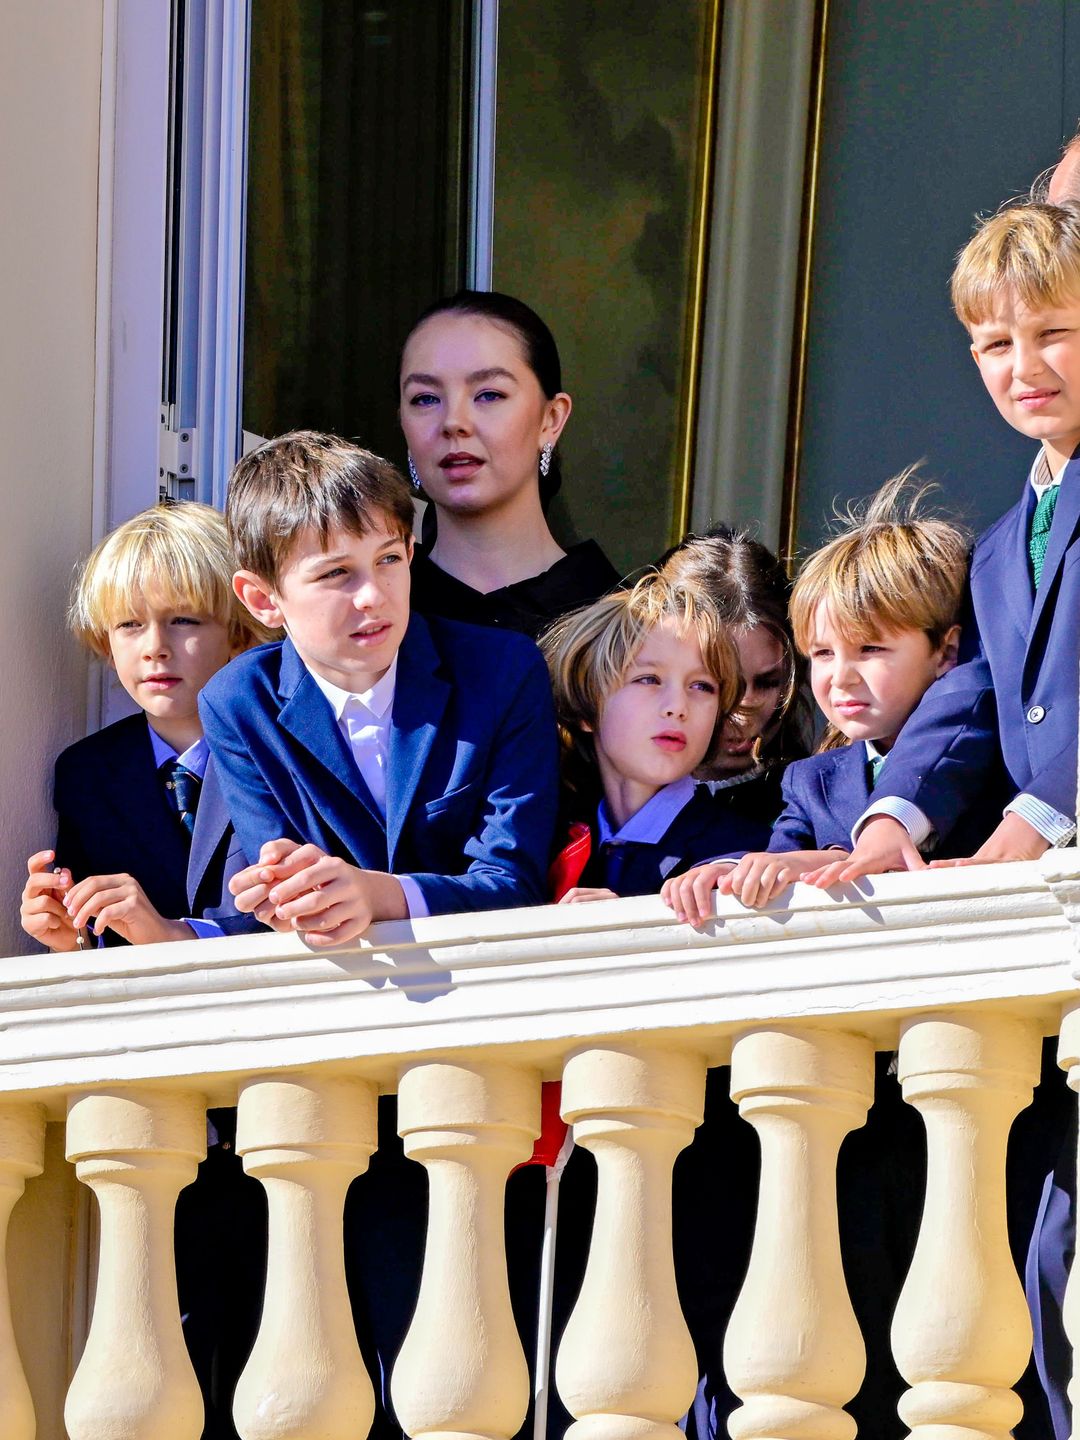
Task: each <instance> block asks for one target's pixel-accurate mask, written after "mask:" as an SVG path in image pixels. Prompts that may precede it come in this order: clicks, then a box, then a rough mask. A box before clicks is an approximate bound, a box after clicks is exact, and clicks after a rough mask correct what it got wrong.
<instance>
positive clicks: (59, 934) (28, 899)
mask: <svg viewBox="0 0 1080 1440" xmlns="http://www.w3.org/2000/svg"><path fill="white" fill-rule="evenodd" d="M55 859H56V855H55V853H54V852H53V851H52V850H39V851H38V852H37V854H36V855H31V856H30V859H29V860H28V861H27V862H26V870H27V874H28V876H29V878H28V879H27V882H26V884H25V885H24V886H23V892H22V902H21V904H20V906H19V923H20V924H21V925H22V928H23V929H24V930H25V931H26V933H27V935H29V936H30V937H31V938H32V939H34V940H36V941H37V942H38V943H39V944H40V945H47V946H48V948H49V949H50V950H57V951H61V950H75V949H76V948H77V947H78V943H79V937H78V933H77V931H76V929H75V926H74V925H73V924H72V923H71V916H70V915H69V914H68V912H67V911H66V910H65V909H64V901H63V895H64V893H65V891H67V890H68V889H69V888H70V886H71V871H70V870H54V869H53V863H52V862H53V861H54V860H55Z"/></svg>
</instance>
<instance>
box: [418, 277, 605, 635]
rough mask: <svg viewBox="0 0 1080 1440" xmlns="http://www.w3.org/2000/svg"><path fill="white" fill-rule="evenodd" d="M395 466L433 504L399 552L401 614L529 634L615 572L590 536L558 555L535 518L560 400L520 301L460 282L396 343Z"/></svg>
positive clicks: (547, 482)
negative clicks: (403, 460)
mask: <svg viewBox="0 0 1080 1440" xmlns="http://www.w3.org/2000/svg"><path fill="white" fill-rule="evenodd" d="M400 385H401V410H400V415H401V428H402V430H403V431H404V432H405V439H406V441H407V443H408V446H409V473H410V476H411V478H412V481H413V484H414V485H415V486H416V487H417V489H418V490H421V489H422V490H423V493H424V496H425V497H426V499H427V500H428V501H429V502H430V504H431V507H432V508H433V510H434V519H435V524H434V527H432V526H430V525H428V524H425V527H424V542H425V543H424V544H423V545H422V546H420V547H418V548H417V552H416V557H415V559H414V561H413V581H412V583H413V589H412V603H413V606H414V608H415V609H417V610H419V611H421V612H424V613H427V614H435V615H442V616H445V617H446V618H448V619H451V620H466V621H470V622H471V623H473V624H477V625H503V626H506V627H507V628H508V629H513V630H520V631H522V632H524V633H525V634H527V635H531V636H533V637H534V638H535V637H536V636H537V635H539V634H540V632H541V631H542V630H544V629H545V628H546V627H547V625H548V624H549V623H550V622H551V621H552V620H554V619H556V618H557V617H558V616H559V615H562V614H563V613H564V612H565V611H567V610H573V609H575V608H576V607H577V606H579V605H584V604H586V603H588V602H589V601H590V600H595V599H596V598H597V596H599V595H601V594H603V593H604V591H605V590H608V589H610V588H611V586H612V585H614V584H616V583H617V582H618V579H619V576H618V574H617V573H616V571H615V569H614V567H613V566H612V565H611V563H610V561H609V560H608V559H607V557H606V556H605V555H604V553H603V551H602V550H601V549H600V547H599V546H598V545H597V544H596V542H595V541H594V540H586V541H583V542H582V543H581V544H578V545H574V546H573V547H572V548H571V549H570V550H568V551H566V550H563V549H562V547H561V546H560V545H559V543H558V541H557V540H556V539H555V537H554V536H553V535H552V533H551V530H550V528H549V526H548V522H547V519H546V510H547V506H548V504H549V503H550V501H551V499H552V497H553V496H554V495H555V494H556V492H557V491H558V489H559V485H560V470H559V457H558V452H557V448H556V447H557V445H558V442H559V437H560V435H561V434H562V431H563V428H564V426H565V425H566V422H567V420H568V419H569V418H570V411H571V409H572V404H573V402H572V401H571V399H570V396H569V395H568V394H567V393H566V392H565V391H564V390H563V388H562V370H561V366H560V363H559V351H558V347H557V346H556V344H555V339H554V336H553V335H552V333H551V331H550V330H549V329H548V327H547V326H546V325H545V324H544V322H543V321H542V320H541V319H540V317H539V315H537V314H536V313H535V312H534V311H533V310H531V309H530V308H529V307H528V305H525V304H523V303H522V301H520V300H515V299H514V298H513V297H512V296H510V295H501V294H499V293H498V292H497V291H480V290H461V291H459V292H458V293H457V294H456V295H453V296H451V297H449V298H448V299H445V300H440V301H438V302H437V303H436V304H435V305H432V306H431V307H430V308H429V309H427V310H425V311H424V313H423V314H422V315H421V316H420V318H419V320H418V321H417V322H416V324H415V325H414V326H413V329H412V331H411V332H410V334H409V337H408V339H407V340H406V341H405V344H404V346H403V348H402V352H401V375H400Z"/></svg>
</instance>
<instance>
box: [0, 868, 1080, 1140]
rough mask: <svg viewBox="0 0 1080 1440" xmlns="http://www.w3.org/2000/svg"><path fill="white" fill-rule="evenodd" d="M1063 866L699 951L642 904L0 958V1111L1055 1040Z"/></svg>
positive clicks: (1066, 979) (882, 899)
mask: <svg viewBox="0 0 1080 1440" xmlns="http://www.w3.org/2000/svg"><path fill="white" fill-rule="evenodd" d="M1078 923H1080V853H1078V852H1077V851H1076V850H1066V851H1055V852H1051V853H1050V854H1049V855H1048V856H1046V857H1044V859H1043V860H1042V861H1040V862H1032V863H1024V864H1011V865H999V866H980V867H971V868H965V869H957V870H946V871H936V872H933V873H928V872H920V873H917V874H906V875H887V876H883V877H880V878H878V879H875V880H867V881H863V882H861V883H860V884H859V885H858V886H849V887H846V893H844V894H843V895H840V894H839V893H838V892H836V891H833V892H830V893H829V894H825V893H822V892H819V891H816V890H813V889H810V888H808V887H806V886H797V887H795V889H794V891H793V892H791V894H790V896H789V897H785V898H784V902H783V903H782V904H779V905H774V906H773V907H772V908H770V909H769V910H766V911H764V912H754V911H747V910H745V909H744V908H743V907H742V906H741V905H740V904H739V903H738V902H737V901H734V900H730V899H719V900H718V907H717V917H716V919H715V921H713V922H712V923H711V924H710V925H709V926H708V927H707V928H706V930H705V931H704V932H703V933H700V934H699V933H695V932H694V931H693V930H691V929H690V928H689V927H688V926H686V925H679V924H675V923H674V921H673V919H672V916H671V913H670V911H668V910H667V909H666V907H665V906H664V905H663V904H662V902H661V901H660V900H659V899H657V898H651V897H650V898H646V899H640V900H618V901H606V902H600V903H597V904H592V905H576V906H562V907H558V906H544V907H538V908H535V909H528V910H513V911H501V912H492V913H486V914H467V915H452V916H442V917H434V918H429V919H422V920H417V921H415V922H402V923H391V924H383V925H376V926H373V927H372V929H371V930H370V931H369V933H368V934H367V935H366V936H365V937H364V939H363V940H362V941H361V942H359V943H358V944H356V945H353V946H349V947H347V948H343V949H341V950H338V951H335V952H333V953H330V954H326V953H314V952H312V951H309V950H308V949H307V948H306V947H305V946H304V945H303V944H302V943H301V942H300V940H299V939H296V938H294V937H291V936H279V935H271V934H266V935H259V936H246V937H240V938H236V939H231V940H220V941H206V940H198V941H194V940H193V941H191V942H188V943H184V944H171V945H155V946H144V947H141V948H138V949H127V948H119V949H109V950H99V951H94V952H92V953H89V954H87V953H81V954H69V955H58V956H50V955H45V956H43V955H34V956H26V957H14V958H10V959H4V960H0V1092H2V1093H4V1094H5V1095H6V1097H7V1098H8V1099H10V1100H16V1099H28V1098H33V1099H35V1100H37V1101H41V1102H44V1103H45V1104H46V1105H47V1106H48V1107H49V1111H50V1114H51V1115H53V1116H54V1117H55V1118H60V1117H61V1116H62V1115H63V1113H64V1105H65V1103H66V1102H65V1093H66V1092H70V1090H71V1089H72V1088H76V1087H78V1088H84V1087H94V1086H101V1085H107V1084H110V1083H124V1082H128V1083H130V1082H132V1081H147V1080H150V1081H153V1080H159V1079H172V1080H176V1079H178V1078H181V1077H191V1076H198V1077H200V1078H199V1089H200V1091H201V1092H203V1093H204V1094H205V1095H206V1096H207V1099H208V1101H209V1103H211V1104H213V1103H233V1102H234V1101H235V1097H236V1084H237V1081H238V1080H239V1079H240V1078H242V1077H243V1076H246V1075H250V1074H251V1073H253V1072H265V1071H268V1070H277V1069H288V1068H296V1067H301V1066H303V1067H306V1066H311V1065H327V1064H329V1065H340V1064H342V1063H344V1062H351V1063H349V1068H350V1070H351V1071H352V1072H353V1073H358V1074H363V1075H364V1076H365V1077H366V1078H369V1079H374V1080H376V1081H379V1082H380V1083H382V1084H383V1085H385V1086H387V1087H389V1088H394V1086H395V1084H396V1077H397V1073H398V1068H399V1064H400V1062H401V1060H402V1058H403V1057H406V1056H409V1057H421V1056H433V1055H446V1054H448V1053H460V1052H462V1051H464V1050H468V1049H473V1048H475V1047H482V1048H484V1049H485V1050H490V1049H492V1048H495V1049H498V1050H500V1051H504V1052H505V1055H504V1058H506V1059H508V1060H513V1061H515V1062H527V1063H529V1064H532V1065H536V1066H539V1067H540V1068H541V1069H543V1070H544V1071H545V1073H550V1075H551V1076H555V1075H556V1074H558V1073H559V1070H560V1067H561V1061H562V1058H563V1057H564V1056H565V1054H566V1052H567V1049H568V1046H569V1045H572V1044H574V1043H576V1042H580V1041H584V1040H591V1039H597V1038H601V1037H609V1036H615V1035H620V1036H626V1035H628V1034H641V1033H643V1032H649V1034H650V1036H652V1037H655V1038H656V1039H657V1040H661V1039H662V1038H663V1037H664V1036H665V1035H667V1036H673V1035H676V1034H679V1033H680V1032H682V1034H683V1044H686V1043H687V1038H688V1037H687V1036H686V1032H688V1031H691V1030H692V1031H694V1032H695V1034H694V1038H693V1042H692V1043H693V1046H694V1048H695V1049H697V1050H698V1051H699V1052H701V1053H702V1054H704V1055H705V1057H706V1059H707V1060H708V1062H709V1063H710V1064H719V1063H725V1062H726V1061H727V1059H728V1058H729V1054H730V1042H731V1037H732V1036H733V1034H734V1033H736V1032H738V1031H740V1030H745V1029H746V1028H747V1027H748V1026H752V1025H754V1024H757V1023H761V1022H765V1021H768V1022H770V1023H773V1024H776V1023H783V1022H784V1021H791V1022H794V1021H801V1022H805V1021H808V1020H810V1021H813V1022H814V1023H815V1024H817V1025H818V1026H821V1025H828V1024H830V1023H832V1024H842V1026H843V1028H845V1029H848V1030H856V1031H858V1032H859V1033H862V1034H865V1035H867V1036H868V1037H870V1038H871V1039H872V1040H873V1042H874V1043H875V1045H876V1046H877V1048H885V1047H891V1046H893V1045H895V1044H896V1040H897V1035H898V1031H899V1023H900V1020H901V1019H902V1018H903V1017H904V1016H906V1015H910V1014H912V1013H916V1012H924V1011H927V1010H932V1009H939V1008H947V1007H956V1006H958V1005H969V1004H977V1005H980V1006H985V1005H988V1004H993V1003H994V1002H999V1003H1000V1004H1001V1006H1002V1007H1004V1008H1007V1009H1008V1010H1009V1011H1010V1013H1012V1014H1014V1015H1018V1016H1023V1017H1025V1018H1028V1019H1032V1020H1035V1021H1037V1022H1038V1023H1039V1024H1040V1025H1041V1026H1042V1027H1043V1030H1044V1033H1046V1034H1050V1033H1056V1031H1057V1029H1058V1023H1059V1019H1060V1007H1061V1002H1062V1001H1066V1000H1068V999H1070V998H1071V997H1072V996H1073V995H1074V994H1075V993H1076V992H1077V988H1078V987H1077V981H1076V979H1075V978H1074V974H1075V972H1076V969H1077V961H1076V944H1075V939H1074V935H1075V927H1076V925H1077V924H1078Z"/></svg>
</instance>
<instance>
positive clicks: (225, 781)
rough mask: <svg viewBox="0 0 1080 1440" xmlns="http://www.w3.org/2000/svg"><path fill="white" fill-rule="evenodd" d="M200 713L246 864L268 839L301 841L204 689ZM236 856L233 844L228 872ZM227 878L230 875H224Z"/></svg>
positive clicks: (238, 736)
mask: <svg viewBox="0 0 1080 1440" xmlns="http://www.w3.org/2000/svg"><path fill="white" fill-rule="evenodd" d="M199 714H200V716H201V717H202V722H203V733H204V734H205V736H206V743H207V744H208V745H209V746H210V751H211V754H212V755H213V757H214V765H215V767H216V769H217V775H218V783H219V784H220V786H221V792H222V794H223V795H224V796H225V803H226V805H227V806H228V810H229V816H230V818H231V820H232V823H233V829H234V831H235V834H236V839H237V840H238V841H239V843H240V855H241V856H242V857H243V858H244V859H246V861H247V864H249V865H254V864H255V863H256V861H257V860H258V858H259V851H260V850H261V849H262V847H263V845H264V844H265V843H266V842H267V841H268V840H280V839H285V840H296V841H297V842H298V843H300V844H302V843H303V842H304V840H305V838H306V837H305V836H303V835H300V834H299V833H298V832H297V830H296V829H295V827H294V826H292V825H291V824H290V823H289V821H288V819H287V818H286V815H285V811H284V810H283V809H282V807H281V805H280V804H279V803H278V801H277V799H276V798H275V796H274V792H273V791H272V790H271V788H270V786H269V785H268V784H267V781H266V777H265V776H264V775H263V773H262V771H261V770H260V769H259V767H258V766H257V765H256V764H255V762H254V760H252V758H251V751H250V749H249V748H248V745H247V744H246V743H245V741H244V737H243V736H242V735H241V734H240V732H239V730H238V729H237V728H236V726H235V724H234V723H233V721H232V717H231V716H230V715H228V714H227V713H224V714H223V713H222V712H221V711H220V710H218V709H216V708H215V707H214V705H213V704H212V703H211V701H210V700H209V699H208V698H207V695H206V691H205V690H204V691H203V692H202V694H201V695H200V696H199ZM238 858H239V857H238V856H237V855H236V853H235V848H233V849H230V853H229V860H230V864H231V870H230V872H229V874H234V873H235V872H236V870H238V869H243V866H242V865H240V864H238V863H236V862H237V860H238ZM228 878H229V875H227V876H226V879H228ZM210 918H212V919H215V920H220V919H221V916H220V915H219V914H213V915H211V917H210Z"/></svg>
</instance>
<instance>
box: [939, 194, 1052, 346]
mask: <svg viewBox="0 0 1080 1440" xmlns="http://www.w3.org/2000/svg"><path fill="white" fill-rule="evenodd" d="M949 288H950V294H951V299H952V306H953V310H954V311H955V312H956V316H957V318H958V319H959V320H960V321H961V323H962V324H964V325H966V326H967V328H968V329H969V330H970V329H971V328H972V327H973V326H975V325H981V324H984V323H985V322H987V321H989V320H992V319H993V318H994V315H995V313H996V312H997V310H998V309H999V307H1000V305H1001V303H1002V299H1003V297H1006V296H1008V297H1011V298H1013V299H1014V300H1019V301H1020V302H1021V303H1022V304H1023V305H1025V306H1026V307H1027V308H1028V309H1029V310H1046V309H1054V308H1057V307H1059V306H1062V305H1067V304H1070V303H1075V302H1076V301H1077V300H1080V208H1078V207H1077V206H1075V205H1073V204H1064V205H1047V204H1038V203H1030V204H1027V205H1012V206H1010V207H1009V208H1007V209H1005V210H1001V211H999V212H998V213H997V214H996V215H991V216H989V217H988V218H987V219H985V220H983V221H982V223H981V224H980V225H979V228H978V229H977V230H976V232H975V234H974V235H973V236H972V238H971V239H970V240H969V241H968V243H967V245H965V246H964V248H963V250H961V252H960V254H959V255H958V256H957V260H956V267H955V269H954V270H953V274H952V280H951V282H950V287H949Z"/></svg>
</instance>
